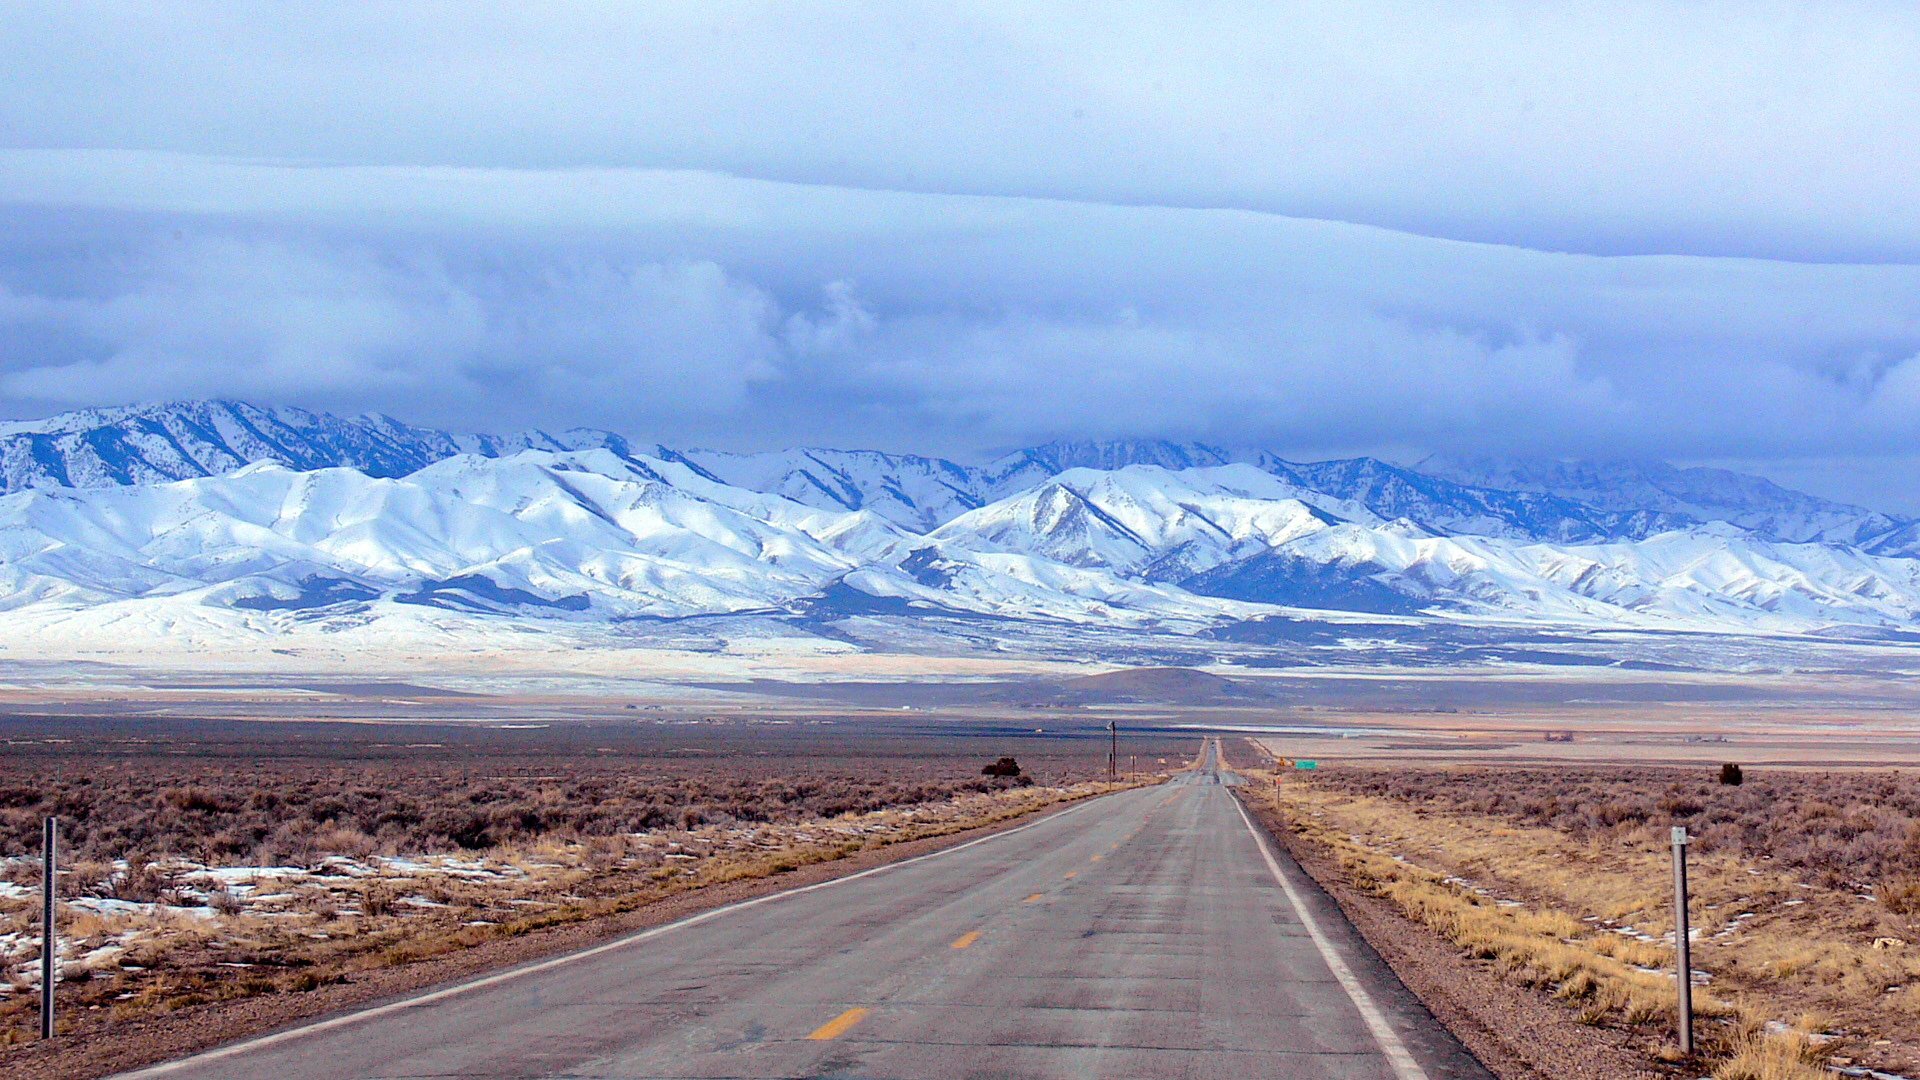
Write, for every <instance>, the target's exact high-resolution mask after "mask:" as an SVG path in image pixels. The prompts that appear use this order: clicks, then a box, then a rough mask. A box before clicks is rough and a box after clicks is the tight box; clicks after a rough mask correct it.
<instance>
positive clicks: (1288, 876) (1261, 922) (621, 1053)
mask: <svg viewBox="0 0 1920 1080" xmlns="http://www.w3.org/2000/svg"><path fill="white" fill-rule="evenodd" d="M1207 760H1208V765H1207V766H1206V767H1204V768H1202V769H1201V770H1200V771H1198V772H1196V773H1193V774H1190V775H1188V776H1186V777H1184V778H1182V779H1180V780H1178V781H1176V782H1175V783H1173V784H1172V785H1170V786H1166V787H1160V788H1148V789H1141V790H1135V791H1129V792H1123V793H1121V794H1117V795H1112V796H1108V797H1106V798H1102V799H1098V800H1094V801H1092V802H1088V803H1084V804H1081V805H1079V806H1077V807H1074V808H1073V809H1070V810H1068V811H1066V812H1064V813H1060V814H1057V815H1054V816H1051V817H1047V818H1044V819H1042V820H1040V821H1038V822H1035V823H1033V824H1031V825H1028V826H1026V827H1023V828H1021V829H1017V830H1013V831H1009V832H1006V833H1002V834H999V835H997V836H992V837H987V838H985V839H982V840H977V841H974V842H972V843H969V844H966V845H962V846H959V847H955V848H950V849H948V850H946V851H943V852H938V853H935V854H933V855H930V856H923V857H921V858H919V859H915V860H910V861H907V862H903V863H898V864H895V865H893V866H889V867H883V868H880V869H878V870H874V871H869V872H867V873H865V874H861V875H856V876H854V877H850V878H843V879H840V880H838V881H834V882H828V883H825V884H822V885H816V886H813V887H810V888H807V889H802V890H797V891H794V892H789V893H784V894H779V895H776V896H771V897H767V898H764V899H762V900H758V901H750V902H748V903H745V904H741V905H736V906H734V907H731V908H723V909H720V910H718V911H715V912H709V913H707V914H705V915H702V916H697V917H695V918H694V919H690V920H687V921H684V922H681V923H677V924H673V925H670V926H666V927H661V928H659V929H656V930H652V931H647V932H645V933H643V934H640V935H636V936H634V937H630V938H626V939H623V940H621V941H617V942H614V943H611V944H609V945H604V946H600V947H598V948H596V949H591V950H588V951H586V952H584V953H579V954H575V955H573V956H570V957H562V958H559V959H557V960H553V961H547V962H545V963H542V964H536V965H533V966H531V967H528V968H523V969H519V970H518V971H510V972H506V973H503V974H501V975H496V976H492V977H490V978H487V979H482V980H479V981H477V982H474V983H468V984H464V985H463V986H456V987H452V988H450V989H447V990H442V991H438V992H435V993H432V994H428V995H424V996H421V997H416V998H412V999H408V1000H404V1001H401V1002H396V1003H394V1004H391V1005H386V1006H381V1007H379V1008H376V1009H373V1010H368V1011H365V1012H360V1013H353V1014H348V1015H346V1016H342V1017H336V1018H333V1019H330V1020H325V1021H321V1022H320V1023H317V1024H310V1025H307V1026H305V1027H301V1028H296V1029H293V1030H291V1031H287V1032H283V1033H280V1034H277V1035H270V1036H267V1037H265V1038H262V1039H256V1040H253V1041H251V1042H247V1043H241V1044H238V1045H236V1046H232V1047H228V1048H225V1049H223V1050H217V1051H213V1052H211V1053H209V1054H203V1055H201V1056H199V1057H196V1058H189V1059H186V1060H184V1061H180V1062H175V1063H172V1064H170V1065H166V1066H161V1067H159V1068H157V1069H150V1070H147V1071H146V1072H143V1073H140V1074H136V1075H141V1076H193V1077H246V1078H260V1077H267V1078H271V1080H321V1078H332V1077H343V1078H344V1077H811V1076H885V1077H1195V1078H1199V1077H1208V1078H1211V1077H1255V1076H1273V1077H1289V1078H1303V1080H1304V1078H1313V1077H1341V1078H1349V1077H1351V1078H1361V1077H1364V1078H1389V1080H1415V1078H1419V1077H1428V1078H1432V1080H1439V1078H1442V1077H1448V1078H1451V1077H1488V1076H1489V1074H1488V1073H1487V1072H1486V1071H1485V1070H1484V1069H1482V1068H1481V1067H1480V1066H1479V1065H1478V1064H1477V1063H1475V1062H1474V1061H1473V1059H1472V1058H1471V1057H1470V1056H1468V1055H1467V1053H1466V1052H1465V1051H1464V1050H1463V1049H1461V1048H1460V1046H1459V1045H1458V1044H1457V1043H1456V1042H1454V1040H1453V1039H1452V1038H1451V1037H1450V1036H1449V1035H1447V1033H1446V1032H1445V1031H1444V1029H1442V1028H1441V1027H1440V1026H1439V1024H1438V1023H1436V1022H1435V1021H1434V1020H1433V1019H1432V1017H1431V1016H1429V1015H1428V1014H1427V1012H1426V1010H1425V1009H1424V1008H1422V1007H1421V1006H1420V1004H1419V1003H1418V1002H1417V1001H1416V1000H1415V999H1413V997H1412V996H1411V995H1410V994H1409V993H1408V992H1407V991H1406V990H1405V988H1404V987H1402V986H1401V985H1400V983H1399V982H1398V981H1397V980H1396V979H1395V978H1394V977H1393V975H1392V974H1391V973H1390V972H1388V971H1387V970H1386V968H1385V967H1384V966H1383V965H1382V964H1381V963H1380V962H1379V960H1378V959H1377V958H1375V957H1374V956H1373V955H1372V953H1371V952H1370V951H1368V950H1367V949H1366V948H1365V946H1364V944H1362V943H1361V942H1359V940H1358V939H1357V937H1356V936H1355V935H1354V934H1353V932H1352V930H1351V928H1350V927H1349V926H1348V925H1347V924H1346V922H1345V921H1344V920H1343V919H1342V918H1341V917H1340V915H1339V913H1338V911H1337V909H1335V908H1334V907H1333V906H1332V905H1331V903H1329V902H1328V901H1327V900H1326V899H1325V897H1324V895H1322V894H1320V893H1319V891H1318V890H1317V889H1316V888H1314V887H1313V886H1312V884H1311V882H1309V881H1308V879H1307V878H1306V877H1305V875H1304V874H1302V873H1301V872H1300V870H1299V869H1298V868H1297V867H1296V866H1294V865H1293V864H1292V863H1291V862H1290V861H1288V860H1287V859H1286V857H1285V855H1284V854H1282V853H1279V852H1276V851H1274V850H1273V849H1272V848H1271V847H1270V846H1269V845H1268V844H1267V842H1266V841H1265V839H1264V838H1262V837H1258V836H1256V834H1255V832H1254V830H1253V827H1252V825H1251V824H1250V823H1249V822H1248V820H1247V819H1246V818H1245V817H1244V815H1243V813H1242V811H1241V809H1240V807H1239V803H1238V801H1237V800H1236V799H1235V798H1234V797H1233V795H1232V794H1231V793H1230V790H1229V785H1230V784H1231V783H1233V782H1234V778H1233V777H1231V776H1229V775H1224V774H1222V773H1221V772H1220V771H1219V770H1218V769H1217V767H1215V766H1214V765H1213V761H1214V760H1215V755H1214V754H1213V752H1212V751H1211V750H1209V753H1208V755H1207Z"/></svg>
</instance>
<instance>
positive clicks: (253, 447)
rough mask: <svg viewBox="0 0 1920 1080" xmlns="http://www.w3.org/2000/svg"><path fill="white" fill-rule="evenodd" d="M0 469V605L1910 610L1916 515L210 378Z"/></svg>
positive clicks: (1662, 480) (1893, 623)
mask: <svg viewBox="0 0 1920 1080" xmlns="http://www.w3.org/2000/svg"><path fill="white" fill-rule="evenodd" d="M0 465H4V467H5V469H6V470H7V471H6V476H7V478H8V485H9V487H11V488H12V489H13V490H12V493H11V494H6V495H4V496H0V610H8V611H13V612H25V611H29V610H32V611H42V612H44V611H67V612H83V611H87V610H92V609H98V608H101V607H105V606H111V607H114V608H115V610H116V611H123V610H125V609H126V606H127V605H133V606H135V607H136V608H140V609H141V610H146V609H149V608H151V609H153V610H162V609H164V610H167V611H173V612H184V611H193V612H201V613H208V612H213V613H219V612H224V613H229V614H231V615H232V616H234V617H236V618H243V619H251V620H254V621H255V622H254V623H249V625H256V624H257V625H258V626H261V627H268V628H271V627H272V626H275V625H286V624H287V623H288V621H289V620H291V621H293V622H296V623H301V624H309V623H313V622H315V621H325V620H329V619H341V618H349V617H350V618H353V619H359V620H362V621H364V620H366V619H378V618H382V617H386V616H390V615H391V614H392V613H393V612H396V611H401V610H419V609H421V608H430V609H437V610H440V611H444V612H454V613H464V615H463V616H462V617H467V616H472V617H489V616H496V615H500V614H510V615H512V616H514V617H516V618H543V619H565V620H573V621H576V622H597V623H602V624H606V625H615V624H618V623H619V622H620V621H622V620H631V619H679V618H685V617H691V616H705V615H720V614H727V615H736V616H750V617H754V618H760V617H765V618H769V619H776V620H800V621H802V622H805V623H807V624H808V625H820V624H822V623H823V622H831V621H833V620H836V619H849V618H855V619H857V618H875V617H878V618H909V619H911V618H916V617H919V616H927V615H949V616H962V617H969V618H977V617H980V616H993V617H1000V618H1014V619H1024V620H1040V621H1051V622H1057V623H1063V624H1079V625H1091V626H1111V627H1122V628H1131V627H1153V628H1157V629H1160V630H1163V631H1169V630H1170V631H1172V632H1177V633H1192V632H1197V631H1201V630H1206V629H1209V628H1221V627H1225V626H1230V625H1232V624H1236V623H1242V622H1248V621H1250V620H1261V619H1264V618H1269V617H1271V616H1274V615H1285V616H1286V617H1287V618H1289V619H1295V620H1298V619H1312V618H1329V617H1334V616H1333V615H1329V614H1328V613H1342V614H1341V615H1340V617H1356V615H1357V614H1368V615H1372V616H1380V617H1390V618H1401V619H1406V618H1411V619H1440V620H1459V619H1468V620H1486V619H1494V620H1501V621H1506V622H1516V623H1527V624H1564V625H1583V626H1595V625H1604V626H1625V627H1639V628H1671V629H1704V630H1715V631H1731V632H1752V631H1756V630H1759V631H1767V632H1796V633H1798V632H1818V631H1823V630H1826V629H1828V628H1832V627H1852V628H1876V629H1879V630H1893V631H1909V630H1920V559H1916V558H1912V557H1910V556H1912V555H1913V554H1915V552H1916V551H1920V524H1915V523H1912V522H1903V521H1899V520H1897V519H1894V518H1892V517H1889V516H1887V515H1876V514H1873V513H1872V512H1871V511H1865V510H1859V509H1858V508H1853V507H1846V506H1842V505H1840V504H1835V503H1829V502H1826V501H1824V500H1819V499H1815V498H1813V497H1811V496H1804V495H1800V494H1798V493H1795V492H1791V491H1787V490H1785V489H1782V488H1778V487H1776V486H1774V485H1771V484H1767V483H1766V482H1765V481H1758V480H1754V479H1753V478H1745V477H1738V476H1735V475H1734V474H1720V473H1715V472H1712V471H1710V470H1675V469H1668V468H1666V467H1659V468H1655V467H1651V466H1647V467H1638V466H1634V467H1629V466H1590V467H1575V466H1573V465H1568V464H1562V465H1559V466H1556V467H1554V468H1552V469H1549V468H1545V467H1541V468H1536V469H1531V470H1518V467H1515V468H1514V469H1513V470H1510V471H1509V472H1507V473H1500V474H1498V475H1495V473H1494V472H1493V471H1492V468H1491V466H1484V465H1483V466H1481V467H1478V471H1471V470H1465V469H1463V468H1461V467H1457V466H1453V467H1448V468H1446V469H1444V470H1442V471H1447V472H1450V473H1452V474H1453V475H1455V476H1457V477H1460V478H1461V479H1449V478H1446V477H1443V476H1437V475H1433V474H1432V473H1430V472H1428V471H1425V470H1423V469H1409V468H1404V467H1400V466H1395V465H1391V464H1387V463H1385V462H1380V461H1376V460H1373V459H1368V458H1355V459H1348V460H1342V461H1327V462H1313V463H1297V462H1289V461H1286V460H1284V459H1282V458H1280V457H1278V456H1277V455H1273V454H1269V453H1265V452H1260V451H1232V450H1226V449H1221V448H1216V447H1209V446H1206V445H1204V444H1198V443H1172V442H1108V443H1055V444H1049V445H1047V446H1042V447H1035V448H1032V449H1029V450H1023V451H1018V452H1016V453H1013V454H1009V455H1006V456H1004V457H1001V458H999V459H996V460H994V461H991V462H988V463H987V464H985V465H979V466H968V465H961V464H958V463H955V462H951V461H946V460H943V459H939V458H931V457H916V456H911V455H897V454H886V453H880V452H874V451H839V450H793V451H783V452H778V453H764V454H728V453H720V452H714V451H698V450H694V451H677V450H673V449H669V448H666V447H659V446H638V445H635V444H632V443H629V442H628V441H627V440H625V439H623V438H621V437H620V436H617V435H613V434H611V433H608V432H602V431H593V430H588V429H578V430H570V431H562V432H557V433H548V432H529V433H525V434H521V435H516V436H510V437H491V436H478V435H458V434H452V433H447V432H439V431H434V430H431V429H424V428H416V427H411V426H409V425H406V424H403V423H400V422H399V421H395V420H392V419H390V418H386V417H362V418H356V419H342V418H339V417H332V416H327V415H325V414H320V413H309V412H304V411H302V410H297V409H263V408H259V407H255V406H250V405H243V404H239V403H232V402H201V403H187V404H180V405H171V406H146V407H138V408H128V409H112V410H88V411H86V412H82V413H71V414H67V415H65V416H62V417H56V418H53V419H51V420H47V421H40V422H35V423H15V424H8V425H3V426H0ZM1435 468H1436V469H1439V468H1440V466H1438V465H1436V466H1435ZM1729 477H1731V479H1729ZM1462 479H1464V480H1468V481H1474V482H1462ZM1495 481H1498V482H1499V483H1503V484H1510V485H1513V486H1511V487H1505V488H1503V487H1497V486H1492V484H1493V482H1495ZM1712 515H1718V516H1717V517H1715V516H1712ZM1316 612H1317V613H1319V614H1317V615H1316V614H1315V613H1316ZM261 620H264V621H261Z"/></svg>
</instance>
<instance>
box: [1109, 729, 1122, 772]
mask: <svg viewBox="0 0 1920 1080" xmlns="http://www.w3.org/2000/svg"><path fill="white" fill-rule="evenodd" d="M1107 740H1108V741H1107V779H1108V780H1118V779H1119V778H1120V775H1119V774H1120V727H1119V724H1118V723H1117V722H1116V721H1113V720H1109V721H1107Z"/></svg>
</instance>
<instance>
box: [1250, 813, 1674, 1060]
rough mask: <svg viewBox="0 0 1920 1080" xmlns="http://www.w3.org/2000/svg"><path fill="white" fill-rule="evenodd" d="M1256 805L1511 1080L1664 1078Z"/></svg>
mask: <svg viewBox="0 0 1920 1080" xmlns="http://www.w3.org/2000/svg"><path fill="white" fill-rule="evenodd" d="M1246 804H1247V806H1248V808H1249V810H1250V811H1252V812H1253V813H1254V815H1255V817H1256V819H1257V820H1258V821H1259V822H1260V824H1261V825H1262V827H1264V828H1265V829H1266V830H1267V832H1268V834H1269V835H1270V836H1272V837H1273V839H1274V840H1275V841H1276V842H1277V843H1278V844H1279V845H1280V846H1281V847H1283V848H1284V849H1286V851H1287V852H1288V853H1289V854H1290V855H1292V856H1293V859H1294V861H1295V862H1297V863H1299V864H1300V867H1301V869H1303V870H1305V871H1306V872H1307V874H1308V876H1310V877H1312V878H1313V879H1314V881H1316V882H1318V883H1319V885H1320V887H1321V888H1322V889H1324V890H1326V892H1327V894H1328V895H1329V896H1331V897H1332V899H1333V900H1334V902H1335V903H1336V904H1338V905H1339V907H1340V910H1341V912H1342V913H1343V914H1345V915H1346V917H1347V920H1348V921H1349V922H1350V923H1352V924H1353V927H1354V929H1356V930H1357V931H1359V933H1360V936H1361V937H1362V938H1363V939H1365V940H1366V942H1367V944H1368V945H1370V946H1372V947H1373V949H1374V951H1375V952H1377V953H1378V954H1379V955H1380V958H1381V959H1382V960H1383V961H1385V962H1386V964H1387V966H1388V967H1389V968H1391V969H1392V970H1393V972H1394V974H1395V975H1398V976H1399V977H1400V980H1401V981H1402V982H1403V983H1405V984H1406V986H1407V988H1408V989H1409V990H1411V991H1412V992H1413V993H1414V995H1415V996H1417V997H1418V998H1419V999H1420V1000H1421V1001H1422V1002H1423V1003H1424V1004H1425V1005H1426V1006H1427V1008H1428V1009H1429V1010H1431V1011H1432V1013H1433V1015H1434V1016H1435V1017H1436V1018H1437V1019H1438V1020H1439V1021H1440V1022H1441V1023H1442V1024H1444V1025H1445V1026H1446V1028H1447V1030H1449V1031H1450V1032H1452V1033H1453V1035H1454V1037H1455V1038H1457V1039H1459V1040H1460V1042H1461V1043H1462V1044H1464V1045H1465V1046H1466V1047H1467V1049H1468V1050H1470V1051H1472V1052H1473V1054H1474V1056H1475V1057H1477V1058H1479V1059H1480V1061H1481V1063H1482V1064H1484V1065H1485V1066H1486V1067H1487V1068H1488V1069H1489V1070H1490V1071H1492V1072H1493V1074H1494V1075H1496V1076H1498V1077H1500V1078H1501V1080H1655V1078H1660V1077H1666V1076H1669V1075H1670V1074H1668V1073H1663V1072H1656V1071H1652V1070H1650V1069H1649V1068H1648V1067H1647V1066H1646V1063H1645V1060H1646V1059H1645V1058H1644V1057H1643V1056H1642V1055H1640V1054H1639V1053H1637V1052H1636V1051H1635V1050H1634V1049H1633V1048H1631V1047H1630V1046H1628V1045H1627V1042H1626V1039H1625V1038H1624V1037H1623V1036H1620V1035H1619V1034H1618V1033H1615V1032H1609V1031H1607V1030H1605V1029H1602V1028H1596V1027H1589V1026H1586V1025H1583V1024H1580V1023H1579V1022H1578V1021H1577V1020H1576V1019H1575V1017H1574V1015H1573V1014H1572V1013H1571V1011H1570V1010H1567V1009H1564V1008H1561V1007H1558V1006H1556V1005H1554V1004H1553V1003H1551V1002H1548V1001H1546V1000H1543V999H1542V998H1541V997H1540V996H1539V995H1537V994H1534V993H1532V992H1530V991H1527V990H1524V989H1522V988H1519V987H1516V986H1513V985H1512V984H1510V983H1507V982H1504V981H1503V980H1501V979H1500V977H1499V976H1498V975H1497V974H1496V973H1495V972H1494V971H1493V970H1492V968H1491V967H1490V965H1488V964H1487V963H1486V962H1485V961H1479V960H1474V959H1472V958H1470V957H1468V956H1466V955H1465V954H1464V953H1463V952H1462V951H1461V950H1460V949H1459V947H1457V946H1455V945H1454V944H1452V943H1451V942H1448V941H1446V940H1445V939H1444V938H1442V937H1440V936H1439V935H1438V934H1435V933H1434V932H1433V931H1431V930H1428V929H1427V928H1426V927H1424V926H1421V925H1420V924H1418V923H1416V922H1414V921H1413V920H1411V919H1408V918H1407V917H1406V916H1404V915H1402V914H1400V912H1399V911H1397V910H1396V909H1395V908H1394V907H1393V906H1392V905H1391V904H1390V903H1388V902H1387V901H1385V900H1382V899H1380V898H1377V897H1373V896H1368V895H1366V894H1364V893H1362V892H1360V891H1359V890H1357V889H1355V888H1354V887H1353V886H1352V885H1351V883H1349V882H1348V881H1347V880H1346V878H1345V875H1344V874H1343V873H1342V872H1341V871H1340V869H1339V868H1338V867H1337V866H1336V865H1334V863H1333V861H1332V860H1331V859H1329V858H1328V857H1327V854H1326V853H1325V852H1324V851H1322V850H1320V849H1319V848H1317V847H1316V846H1314V845H1313V844H1311V843H1309V842H1305V841H1303V840H1302V839H1301V838H1299V837H1298V836H1296V835H1294V834H1293V832H1292V831H1291V830H1290V829H1288V828H1286V827H1285V825H1284V824H1283V823H1282V822H1280V821H1279V820H1277V819H1276V818H1275V816H1274V814H1273V812H1272V811H1271V809H1269V808H1268V807H1267V806H1266V805H1265V803H1264V801H1263V800H1259V799H1248V800H1246Z"/></svg>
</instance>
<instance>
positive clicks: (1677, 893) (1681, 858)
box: [1673, 825, 1693, 1054]
mask: <svg viewBox="0 0 1920 1080" xmlns="http://www.w3.org/2000/svg"><path fill="white" fill-rule="evenodd" d="M1673 955H1674V969H1675V970H1674V976H1675V981H1676V984H1677V985H1678V987H1679V990H1680V1052H1681V1053H1683V1054H1691V1053H1693V943H1692V942H1691V941H1689V940H1688V932H1687V830H1686V827H1685V826H1684V825H1675V826H1674V827H1673Z"/></svg>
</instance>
